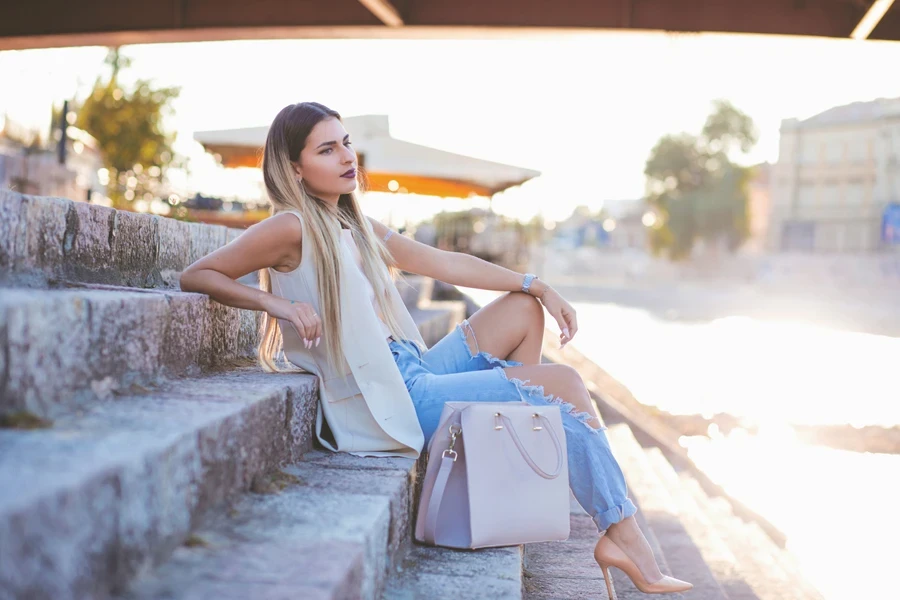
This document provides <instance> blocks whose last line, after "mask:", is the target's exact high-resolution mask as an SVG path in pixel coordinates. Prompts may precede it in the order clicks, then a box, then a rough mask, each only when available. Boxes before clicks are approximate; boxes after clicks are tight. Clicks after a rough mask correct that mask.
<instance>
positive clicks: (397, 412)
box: [181, 102, 692, 593]
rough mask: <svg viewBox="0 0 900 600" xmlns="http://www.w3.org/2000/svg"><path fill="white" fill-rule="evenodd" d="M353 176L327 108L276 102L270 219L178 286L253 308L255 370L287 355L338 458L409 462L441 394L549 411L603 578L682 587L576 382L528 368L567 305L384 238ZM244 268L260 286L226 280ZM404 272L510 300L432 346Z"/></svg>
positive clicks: (507, 275)
mask: <svg viewBox="0 0 900 600" xmlns="http://www.w3.org/2000/svg"><path fill="white" fill-rule="evenodd" d="M357 167H358V163H357V155H356V152H355V151H354V149H353V146H352V142H351V141H350V136H349V135H348V134H347V131H346V130H345V129H344V126H343V123H342V121H341V117H340V115H339V114H338V113H337V112H335V111H333V110H330V109H328V108H326V107H325V106H322V105H321V104H317V103H314V102H303V103H299V104H293V105H290V106H287V107H285V108H284V109H283V110H282V111H281V112H280V113H279V114H278V115H277V116H276V117H275V120H274V121H273V123H272V125H271V127H270V129H269V133H268V138H267V139H266V145H265V149H264V153H263V159H262V170H263V176H264V180H265V185H266V190H267V192H268V196H269V199H270V201H271V203H272V206H273V209H274V213H275V214H273V216H271V217H269V218H267V219H265V220H264V221H262V222H260V223H257V224H256V225H253V226H252V227H250V228H248V229H247V230H246V231H245V232H244V233H243V234H242V235H241V236H240V237H238V238H237V239H236V240H234V241H232V242H231V243H230V244H228V245H227V246H225V247H223V248H220V249H218V250H216V251H215V252H213V253H211V254H210V255H208V256H206V257H204V258H202V259H200V260H198V261H197V262H195V263H194V264H192V265H191V266H190V267H189V268H188V269H186V270H185V271H184V273H183V274H182V276H181V287H182V289H183V290H185V291H192V292H202V293H204V294H208V295H209V296H210V297H211V298H212V299H214V300H216V301H218V302H221V303H223V304H227V305H229V306H234V307H237V308H243V309H250V310H258V311H261V312H262V334H261V341H260V347H259V359H260V362H261V364H262V366H263V368H264V369H266V370H267V371H276V370H278V368H277V366H276V364H275V362H274V359H273V357H274V355H275V354H276V353H277V352H278V350H279V348H282V347H283V349H284V354H285V357H286V358H287V359H288V360H289V361H290V362H291V363H293V364H294V365H296V366H299V367H301V368H303V369H305V370H307V371H308V372H310V373H315V374H316V375H318V376H319V382H320V386H319V389H320V402H319V403H318V405H319V408H318V412H317V418H316V435H317V437H318V439H319V441H320V442H321V443H322V444H323V445H324V446H325V447H327V448H329V449H331V450H334V451H345V452H350V453H353V454H356V455H360V456H410V457H413V458H418V456H419V453H420V452H421V450H422V448H423V447H424V445H425V444H426V443H427V441H428V439H430V438H431V436H432V435H433V433H434V431H435V428H436V426H437V421H438V418H439V417H440V414H441V410H442V407H443V403H444V402H446V401H448V400H466V401H491V402H500V401H514V400H520V399H525V400H526V401H527V402H529V403H533V404H548V403H557V404H558V405H559V406H560V408H561V411H560V412H561V413H562V417H563V425H564V429H565V433H566V442H567V446H568V462H569V485H570V487H571V489H572V491H573V494H574V495H575V497H576V499H577V500H578V501H579V503H580V504H581V505H582V506H583V507H584V509H585V510H586V511H587V512H588V513H589V514H590V515H591V516H592V518H593V520H594V522H595V523H596V525H597V528H598V530H599V534H600V538H599V540H598V542H597V545H596V547H595V549H594V558H595V560H596V561H597V562H598V563H599V564H600V566H601V568H602V569H603V572H604V576H605V577H606V579H607V581H609V574H608V570H607V569H608V567H609V566H616V567H618V568H620V569H622V570H623V571H624V572H625V573H626V574H628V576H629V577H630V578H631V579H632V581H634V583H635V585H636V586H637V587H638V589H640V590H641V591H644V592H647V593H665V592H676V591H684V590H687V589H690V588H691V587H692V585H691V584H690V583H686V582H684V581H680V580H678V579H675V578H673V577H668V576H663V574H662V573H661V572H660V570H659V567H658V566H657V564H656V561H655V560H654V557H653V554H652V552H651V550H650V546H649V545H648V543H647V540H646V539H645V538H644V536H643V534H642V533H641V531H640V529H639V528H638V526H637V524H636V522H635V519H634V514H635V512H637V508H636V507H635V505H634V504H633V503H632V501H631V500H630V499H629V498H628V497H627V490H626V486H625V480H624V477H623V474H622V471H621V469H620V468H619V466H618V464H617V462H616V460H615V458H614V457H613V455H612V452H611V451H610V448H609V443H608V441H607V438H606V434H605V433H604V432H603V430H604V429H606V428H605V427H603V426H602V424H601V423H600V421H599V417H598V416H597V415H596V413H595V412H594V407H593V405H592V403H591V401H590V397H589V395H588V392H587V390H586V388H585V386H584V384H583V382H582V380H581V377H580V376H579V375H578V373H577V372H576V371H575V370H574V369H572V368H570V367H568V366H565V365H555V364H540V358H541V340H542V337H543V332H544V312H543V309H544V308H546V309H547V312H549V313H550V315H551V316H552V317H553V318H555V319H556V321H557V322H558V324H559V326H560V329H561V330H562V334H561V336H560V342H561V344H562V346H565V344H566V343H568V342H569V341H570V340H571V339H572V338H573V337H574V336H575V333H576V332H577V331H578V325H577V321H576V317H575V310H574V309H573V308H572V306H571V305H570V304H569V303H568V302H566V301H565V300H564V299H563V298H562V297H561V296H560V295H559V294H558V293H557V292H556V291H555V290H554V289H553V288H551V287H549V286H548V285H547V284H545V283H544V282H543V281H541V280H540V279H537V278H535V277H534V276H533V275H526V276H524V277H523V275H521V274H519V273H516V272H514V271H510V270H508V269H505V268H503V267H500V266H497V265H493V264H491V263H488V262H486V261H483V260H480V259H478V258H476V257H473V256H470V255H466V254H461V253H457V252H446V251H442V250H438V249H435V248H432V247H430V246H427V245H424V244H420V243H418V242H416V241H414V240H412V239H409V238H407V237H404V236H400V235H392V233H393V232H392V231H390V230H388V228H387V227H385V226H384V225H382V224H381V223H380V222H378V221H376V220H374V219H370V218H368V217H365V216H364V215H363V213H362V211H361V210H360V207H359V204H358V202H357V200H356V196H355V194H354V192H355V191H356V189H357V176H358V171H357ZM254 270H259V274H260V281H261V289H260V290H257V289H254V288H250V287H247V286H244V285H242V284H240V283H238V282H236V281H235V280H236V279H238V278H240V277H242V276H243V275H246V274H248V273H250V272H252V271H254ZM401 270H402V271H407V272H411V273H417V274H421V275H424V276H428V277H432V278H434V279H437V280H440V281H445V282H448V283H452V284H458V285H462V286H467V287H474V288H481V289H489V290H506V291H509V292H510V293H508V294H506V295H504V296H502V297H500V298H498V299H496V300H495V301H493V302H491V303H490V304H488V305H487V306H485V307H483V308H482V309H481V310H479V311H478V312H476V313H475V314H474V315H473V316H472V317H471V318H470V319H468V320H464V321H463V322H462V323H460V324H459V325H457V326H456V328H455V329H454V331H452V332H450V333H449V334H447V335H446V336H445V337H444V338H443V339H441V340H440V341H439V342H438V343H436V344H435V345H434V346H433V347H432V348H430V349H429V348H427V347H426V345H425V343H424V341H423V340H422V338H421V336H420V335H419V332H418V329H417V328H416V326H415V323H414V322H413V320H412V318H411V316H410V314H409V312H408V310H407V309H406V307H405V306H404V305H403V302H402V300H401V299H400V296H399V293H398V292H397V289H396V286H395V285H394V283H393V280H394V278H396V276H397V275H398V274H399V271H401ZM562 346H561V347H562ZM497 356H503V357H505V358H504V359H500V358H496V357H497ZM529 381H530V382H532V383H531V384H530V385H528V382H529ZM545 392H546V393H545ZM563 399H565V400H563Z"/></svg>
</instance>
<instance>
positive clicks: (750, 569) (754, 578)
mask: <svg viewBox="0 0 900 600" xmlns="http://www.w3.org/2000/svg"><path fill="white" fill-rule="evenodd" d="M679 478H680V479H681V484H682V486H683V487H684V489H686V490H687V491H688V492H689V493H690V494H691V495H692V496H693V497H694V500H695V501H696V502H697V504H698V505H699V506H700V508H701V510H703V511H704V512H705V513H706V514H707V516H708V517H709V518H710V520H711V521H712V522H713V525H714V527H715V528H716V531H717V532H718V533H719V535H720V536H721V537H722V539H723V540H724V541H725V543H726V544H727V545H728V548H729V549H730V550H731V551H732V553H733V554H734V556H735V558H736V559H737V563H736V564H737V567H738V571H739V572H740V574H741V576H742V578H743V579H744V581H746V582H747V585H749V586H750V587H751V588H752V589H753V592H754V593H755V594H756V595H757V597H758V598H759V599H760V600H776V599H779V600H795V599H802V600H805V599H806V598H815V597H816V596H810V595H809V592H808V590H807V589H806V588H807V586H806V584H801V583H798V581H796V580H795V579H794V578H793V577H791V576H790V575H789V574H788V573H787V572H786V571H785V570H784V568H783V567H782V566H781V564H779V560H778V559H777V558H775V557H774V556H773V551H774V550H775V549H777V546H775V544H774V543H773V542H771V540H769V541H768V543H760V540H757V539H754V537H753V536H752V535H750V531H749V529H748V528H747V527H746V526H745V524H744V523H743V522H742V521H740V520H739V519H738V518H737V517H735V516H734V515H733V514H731V512H730V511H731V509H730V508H727V505H728V502H727V500H725V499H724V498H718V499H716V498H710V497H709V496H708V495H707V494H706V492H704V491H703V489H702V488H701V486H700V484H699V482H697V481H696V480H695V479H693V478H692V477H690V475H689V474H687V473H680V474H679Z"/></svg>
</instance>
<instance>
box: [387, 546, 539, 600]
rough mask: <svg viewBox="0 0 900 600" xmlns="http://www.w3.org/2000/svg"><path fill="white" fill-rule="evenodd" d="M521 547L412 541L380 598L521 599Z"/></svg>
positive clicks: (440, 599) (431, 599)
mask: <svg viewBox="0 0 900 600" xmlns="http://www.w3.org/2000/svg"><path fill="white" fill-rule="evenodd" d="M522 587H523V577H522V547H521V546H505V547H502V548H481V549H478V550H455V549H452V548H438V547H432V546H425V545H419V544H413V545H412V546H411V547H410V549H409V552H408V553H407V554H406V555H405V556H404V557H403V559H402V560H401V561H400V562H399V563H398V565H397V567H396V568H395V569H394V570H393V572H392V573H391V575H390V577H389V579H388V582H387V587H386V588H385V591H384V594H383V595H382V596H381V598H382V600H482V599H484V598H491V599H492V600H493V599H496V600H520V599H521V598H522Z"/></svg>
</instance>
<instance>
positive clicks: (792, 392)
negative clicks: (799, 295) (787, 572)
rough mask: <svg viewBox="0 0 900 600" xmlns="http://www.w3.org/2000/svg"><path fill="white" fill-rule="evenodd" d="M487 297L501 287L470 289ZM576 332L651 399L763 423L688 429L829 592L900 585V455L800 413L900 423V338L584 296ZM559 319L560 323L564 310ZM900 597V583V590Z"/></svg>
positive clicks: (690, 440)
mask: <svg viewBox="0 0 900 600" xmlns="http://www.w3.org/2000/svg"><path fill="white" fill-rule="evenodd" d="M464 291H465V292H466V293H469V294H470V295H471V296H472V297H473V298H474V299H475V300H476V301H478V302H479V303H481V304H482V305H483V304H486V303H487V302H490V300H492V299H493V298H495V297H496V296H497V295H498V293H497V292H486V291H484V290H470V289H465V290H464ZM572 304H573V306H574V307H575V309H576V310H577V312H578V322H579V331H578V333H577V335H576V336H575V340H573V341H572V342H571V343H570V345H571V346H573V347H576V348H577V349H578V350H579V351H580V352H582V353H583V354H585V355H586V356H588V357H589V358H590V359H591V360H593V361H594V362H596V363H597V364H598V365H600V366H601V367H603V368H604V369H605V370H606V371H607V372H609V373H610V374H611V375H613V376H614V377H615V378H617V379H618V380H619V381H621V382H622V383H624V384H625V385H626V386H628V388H629V389H630V390H631V391H632V393H633V394H634V395H635V397H636V398H637V399H638V400H640V401H641V402H642V403H644V404H649V405H654V406H657V407H659V408H661V409H663V410H666V411H669V412H671V413H674V414H697V413H699V414H703V415H705V416H707V417H709V416H712V414H714V413H716V412H727V413H730V414H733V415H736V416H741V417H744V418H746V419H749V420H752V421H753V422H755V423H756V424H758V426H759V433H758V434H757V435H750V434H748V433H747V431H745V430H743V429H736V430H733V431H732V432H730V434H729V435H727V436H725V435H722V434H721V433H719V432H718V431H717V430H716V428H715V426H713V427H712V429H711V431H710V432H709V433H710V438H709V439H708V438H705V437H682V438H681V444H682V445H683V446H684V447H686V448H687V451H688V454H689V456H690V457H691V459H692V460H693V461H694V462H695V463H696V464H697V465H698V466H699V467H700V468H701V469H702V470H704V471H705V472H706V473H707V474H708V475H709V476H710V477H711V478H712V479H713V480H714V481H716V482H717V483H719V484H720V485H722V487H724V488H725V489H726V491H727V492H728V493H729V494H730V495H732V496H733V497H735V498H738V499H740V500H741V501H742V502H744V503H745V504H747V505H748V506H749V507H751V508H753V509H754V510H755V511H757V512H758V513H759V514H761V515H764V516H765V517H766V518H767V519H769V521H771V522H772V523H773V524H774V525H775V526H776V527H778V528H779V529H780V530H781V531H783V532H784V533H785V535H786V536H787V538H788V543H787V547H788V549H789V550H790V551H791V552H792V553H793V554H794V555H795V556H796V557H797V559H798V561H799V562H800V564H801V566H802V568H803V570H804V573H805V574H806V575H807V577H808V578H809V579H810V581H812V582H813V584H814V585H816V587H818V588H819V589H820V590H821V591H822V593H823V594H824V595H825V596H826V598H828V599H829V600H830V599H845V598H868V597H873V598H874V597H888V596H891V597H894V596H893V595H892V594H888V596H885V594H886V593H887V590H886V589H885V583H884V582H885V581H887V580H888V579H890V577H889V575H890V574H891V573H892V569H893V568H894V564H893V563H894V562H895V558H896V556H897V551H896V547H897V544H898V543H900V517H898V515H897V506H898V505H900V455H884V454H872V453H858V452H850V451H846V450H837V449H832V448H827V447H820V446H813V445H809V444H806V443H803V442H801V441H798V440H797V439H796V437H795V436H794V433H793V430H792V429H791V428H790V427H788V426H787V423H804V424H831V423H851V424H854V425H857V426H862V425H883V426H892V425H896V424H898V423H900V401H898V399H900V378H898V375H897V374H898V371H900V369H898V367H900V338H892V337H887V336H879V335H872V334H867V333H858V332H852V331H840V330H836V329H829V328H828V327H826V326H823V325H821V324H812V323H811V322H803V321H802V320H794V321H784V320H774V319H766V318H763V317H758V316H757V317H754V318H749V317H743V316H729V317H723V318H716V319H712V320H709V321H699V322H691V323H686V322H677V321H669V320H664V319H662V318H660V317H658V316H656V315H655V314H654V313H651V312H648V311H645V310H642V309H636V308H630V307H627V306H621V305H614V304H599V303H575V302H573V303H572ZM547 326H548V328H549V329H551V330H552V331H555V332H558V331H559V328H558V327H557V325H556V323H555V322H554V321H553V320H552V319H548V322H547ZM896 596H897V597H900V593H898V594H896Z"/></svg>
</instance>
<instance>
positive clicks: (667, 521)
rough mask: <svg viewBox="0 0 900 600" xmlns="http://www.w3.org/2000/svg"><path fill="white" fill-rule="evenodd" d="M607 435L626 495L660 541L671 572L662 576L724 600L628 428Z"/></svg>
mask: <svg viewBox="0 0 900 600" xmlns="http://www.w3.org/2000/svg"><path fill="white" fill-rule="evenodd" d="M607 433H608V436H609V439H610V444H611V446H612V447H613V448H614V452H615V456H616V458H617V459H618V461H619V464H620V466H621V467H622V471H623V472H624V473H625V478H626V481H627V482H628V489H629V494H630V496H631V497H632V499H636V501H637V504H638V506H639V511H638V512H639V513H642V515H643V517H644V518H645V519H646V521H647V523H648V524H649V528H650V529H651V530H652V531H653V533H654V535H655V536H656V538H657V540H658V541H659V545H660V548H661V549H662V553H663V555H664V556H665V562H666V565H667V566H668V568H670V569H671V571H672V572H666V571H665V570H663V573H664V574H666V575H672V576H674V577H677V578H679V579H684V580H685V581H689V582H691V583H692V584H693V585H694V588H693V589H692V590H690V593H693V594H694V595H695V596H698V597H702V598H704V600H707V599H708V600H725V599H726V596H725V592H724V590H722V587H721V586H720V585H719V582H718V581H716V578H715V577H714V576H713V574H712V572H711V571H710V569H709V566H707V564H706V561H704V559H703V555H702V554H701V552H700V550H699V548H698V547H697V544H696V543H695V542H694V540H693V539H692V538H691V535H690V534H689V533H688V531H687V530H686V529H685V526H684V524H683V523H682V522H681V520H680V518H679V515H678V513H677V512H676V511H675V509H674V500H673V499H672V497H671V495H670V494H669V492H668V490H666V487H665V485H663V483H662V482H661V481H660V479H659V477H657V475H656V473H654V471H653V469H652V467H651V466H650V464H649V462H648V460H647V457H646V456H645V454H644V450H643V448H642V447H641V445H640V444H639V443H638V441H637V439H636V438H635V437H634V434H633V433H632V431H631V428H630V427H628V425H626V424H624V423H622V424H618V425H613V426H610V427H609V430H608V432H607ZM645 536H646V534H645ZM660 568H661V570H662V566H660ZM673 596H678V594H675V595H673Z"/></svg>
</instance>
